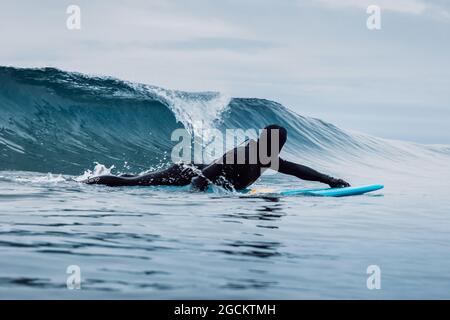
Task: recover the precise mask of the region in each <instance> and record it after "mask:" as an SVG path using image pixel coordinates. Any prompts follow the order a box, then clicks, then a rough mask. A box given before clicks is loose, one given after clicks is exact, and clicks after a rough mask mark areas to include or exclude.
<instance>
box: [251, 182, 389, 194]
mask: <svg viewBox="0 0 450 320" xmlns="http://www.w3.org/2000/svg"><path fill="white" fill-rule="evenodd" d="M383 188H384V186H383V185H381V184H371V185H367V186H359V187H347V188H323V189H289V190H277V189H272V188H254V189H250V190H247V192H246V193H247V194H250V195H263V194H279V195H282V196H296V195H310V196H322V197H347V196H356V195H360V194H364V193H367V192H372V191H376V190H380V189H383Z"/></svg>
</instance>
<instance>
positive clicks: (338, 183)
mask: <svg viewBox="0 0 450 320" xmlns="http://www.w3.org/2000/svg"><path fill="white" fill-rule="evenodd" d="M328 184H329V185H330V187H332V188H345V187H350V183H348V182H347V181H344V180H342V179H336V178H331V180H330V182H328Z"/></svg>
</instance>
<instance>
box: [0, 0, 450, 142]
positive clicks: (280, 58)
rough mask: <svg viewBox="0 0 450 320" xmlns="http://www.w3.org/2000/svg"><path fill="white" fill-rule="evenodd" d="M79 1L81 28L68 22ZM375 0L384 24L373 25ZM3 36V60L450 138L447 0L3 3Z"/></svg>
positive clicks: (419, 137) (420, 136) (344, 123)
mask: <svg viewBox="0 0 450 320" xmlns="http://www.w3.org/2000/svg"><path fill="white" fill-rule="evenodd" d="M70 4H75V5H78V6H79V7H80V8H81V30H77V31H73V30H72V31H70V30H68V29H67V28H66V19H67V17H68V15H67V14H66V9H67V7H68V6H69V5H70ZM369 4H377V5H379V6H380V7H381V18H382V21H381V22H382V24H381V27H382V29H381V30H376V31H370V30H368V29H367V27H366V20H367V17H368V14H367V13H366V8H367V6H368V5H369ZM0 38H1V45H0V64H1V65H12V66H16V67H44V66H54V67H58V68H61V69H65V70H70V71H80V72H85V73H90V74H102V75H110V76H116V77H119V78H122V79H126V80H131V81H138V82H143V83H147V84H153V85H157V86H162V87H165V88H171V89H181V90H188V91H207V90H211V91H221V92H224V93H227V94H229V95H231V96H238V97H258V98H267V99H271V100H275V101H278V102H281V103H283V104H284V105H286V106H288V107H290V108H292V109H294V110H295V111H297V112H298V113H299V114H302V115H308V116H315V117H319V118H322V119H324V120H327V121H330V122H332V123H335V124H337V125H339V126H341V127H343V128H347V129H355V130H359V131H363V132H366V133H371V134H375V135H378V136H383V137H389V138H396V139H407V140H414V141H419V142H430V143H450V130H449V128H448V127H449V124H450V89H449V88H450V58H449V57H450V1H448V0H427V1H425V0H395V1H394V0H391V1H389V0H370V1H366V0H303V1H299V0H297V1H294V0H285V1H280V0H278V1H275V0H273V1H272V0H266V1H264V0H239V1H238V0H221V1H206V0H205V1H202V0H191V1H185V0H184V1H181V0H180V1H169V0H164V1H160V0H147V1H144V0H135V1H132V0H127V1H113V0H108V1H107V0H89V1H81V0H79V1H76V0H73V1H61V0H53V1H50V0H40V1H31V0H28V1H23V0H16V1H4V0H0ZM0 90H1V88H0Z"/></svg>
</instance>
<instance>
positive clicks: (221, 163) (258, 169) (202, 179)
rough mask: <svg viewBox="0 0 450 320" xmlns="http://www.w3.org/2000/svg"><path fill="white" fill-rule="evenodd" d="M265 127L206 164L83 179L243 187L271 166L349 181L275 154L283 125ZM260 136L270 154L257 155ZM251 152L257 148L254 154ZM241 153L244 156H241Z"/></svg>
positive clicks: (307, 177) (316, 177) (111, 183)
mask: <svg viewBox="0 0 450 320" xmlns="http://www.w3.org/2000/svg"><path fill="white" fill-rule="evenodd" d="M265 129H266V130H265V131H264V132H266V133H267V135H266V136H265V139H262V136H263V134H264V133H263V134H262V135H261V137H260V138H259V139H258V141H255V140H249V141H248V142H247V143H246V144H245V145H244V146H240V147H236V148H234V149H233V150H231V151H229V152H227V153H226V154H224V155H223V156H222V157H221V158H219V159H217V160H216V161H214V162H213V163H211V164H209V165H198V164H189V165H188V164H183V163H181V164H173V165H171V166H170V167H168V168H167V169H164V170H160V171H157V172H153V173H148V174H144V175H139V176H133V175H122V176H112V175H105V176H99V177H94V178H90V179H88V180H86V181H85V182H86V183H88V184H102V185H107V186H161V185H171V186H185V185H188V184H191V183H192V186H193V187H194V188H195V189H197V190H205V189H206V188H207V186H208V184H209V183H214V184H216V185H219V186H222V187H224V188H226V189H235V190H242V189H245V188H247V187H248V186H250V185H251V184H252V183H254V182H255V181H256V180H257V179H258V178H259V177H260V176H261V174H262V173H263V172H264V171H265V170H266V169H268V168H272V169H275V170H277V171H278V172H281V173H284V174H289V175H293V176H296V177H298V178H300V179H303V180H310V181H319V182H322V183H326V184H329V185H330V186H332V187H343V186H348V185H349V184H348V183H347V182H345V181H343V180H341V179H335V178H332V177H330V176H328V175H325V174H322V173H320V172H317V171H315V170H313V169H311V168H309V167H306V166H303V165H300V164H296V163H293V162H290V161H286V160H284V159H282V158H280V157H279V156H278V154H279V152H280V151H281V149H282V148H283V146H284V144H285V142H286V139H287V132H286V129H284V128H282V127H279V126H276V125H271V126H268V127H266V128H265ZM272 130H277V140H276V141H275V142H276V145H277V148H275V150H272V149H274V146H275V144H274V143H273V141H272V140H271V137H272V135H271V132H272ZM262 140H264V146H267V148H265V150H264V151H263V153H262V154H265V155H268V156H271V157H270V158H269V157H266V158H264V157H260V155H261V152H260V148H261V146H262V145H263V144H262V142H261V141H262ZM272 151H273V152H272ZM252 152H256V155H255V156H254V157H253V158H252V157H251V155H252ZM240 155H245V157H243V158H242V157H240ZM231 159H233V160H231ZM274 159H275V161H274ZM267 160H268V161H267ZM275 162H276V163H275Z"/></svg>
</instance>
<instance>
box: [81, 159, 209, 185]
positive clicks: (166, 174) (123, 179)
mask: <svg viewBox="0 0 450 320" xmlns="http://www.w3.org/2000/svg"><path fill="white" fill-rule="evenodd" d="M204 167H205V165H186V164H183V163H180V164H178V163H176V164H173V165H171V166H170V167H168V168H166V169H163V170H159V171H156V172H151V173H148V174H144V175H140V176H131V175H127V174H126V175H122V176H112V175H107V176H100V177H94V178H90V179H88V180H86V181H84V182H85V183H87V184H101V185H106V186H111V187H121V186H163V185H166V186H185V185H188V184H189V183H191V179H192V178H193V177H194V176H196V175H197V173H199V172H200V170H201V169H202V168H204Z"/></svg>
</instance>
